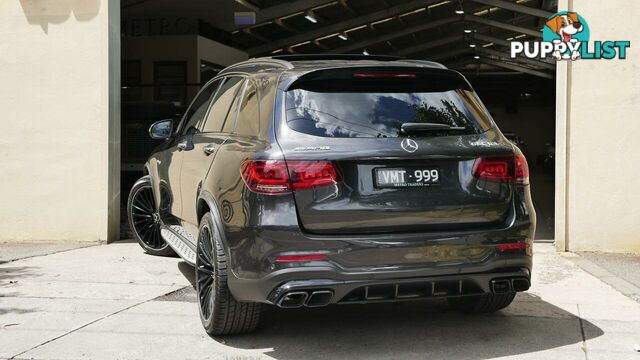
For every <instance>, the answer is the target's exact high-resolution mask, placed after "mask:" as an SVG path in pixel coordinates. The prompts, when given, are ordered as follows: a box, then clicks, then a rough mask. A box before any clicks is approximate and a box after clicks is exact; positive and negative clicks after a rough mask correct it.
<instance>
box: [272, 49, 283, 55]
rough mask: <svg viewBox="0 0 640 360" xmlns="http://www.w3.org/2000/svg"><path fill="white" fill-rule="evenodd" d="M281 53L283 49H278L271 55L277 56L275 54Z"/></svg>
mask: <svg viewBox="0 0 640 360" xmlns="http://www.w3.org/2000/svg"><path fill="white" fill-rule="evenodd" d="M282 51H283V49H278V50H273V51H272V52H271V53H272V54H277V53H280V52H282Z"/></svg>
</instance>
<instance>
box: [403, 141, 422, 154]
mask: <svg viewBox="0 0 640 360" xmlns="http://www.w3.org/2000/svg"><path fill="white" fill-rule="evenodd" d="M400 146H402V148H403V149H404V151H406V152H409V153H413V152H416V151H417V150H418V143H417V142H415V141H414V140H411V139H409V138H407V139H404V140H402V143H400Z"/></svg>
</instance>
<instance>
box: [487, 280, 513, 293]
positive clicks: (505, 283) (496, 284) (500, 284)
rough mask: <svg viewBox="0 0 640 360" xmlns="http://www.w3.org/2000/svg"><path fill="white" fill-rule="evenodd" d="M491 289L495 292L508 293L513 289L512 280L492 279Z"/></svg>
mask: <svg viewBox="0 0 640 360" xmlns="http://www.w3.org/2000/svg"><path fill="white" fill-rule="evenodd" d="M491 291H492V292H493V293H495V294H506V293H508V292H510V291H511V281H510V280H507V279H499V280H495V279H494V280H491Z"/></svg>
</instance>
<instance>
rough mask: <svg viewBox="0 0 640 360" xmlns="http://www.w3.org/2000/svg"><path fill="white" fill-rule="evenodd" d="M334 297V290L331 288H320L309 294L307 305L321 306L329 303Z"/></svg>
mask: <svg viewBox="0 0 640 360" xmlns="http://www.w3.org/2000/svg"><path fill="white" fill-rule="evenodd" d="M332 298H333V291H331V290H318V291H314V292H312V293H311V295H309V298H308V299H307V302H306V303H305V305H306V306H307V307H321V306H327V305H329V302H331V299H332Z"/></svg>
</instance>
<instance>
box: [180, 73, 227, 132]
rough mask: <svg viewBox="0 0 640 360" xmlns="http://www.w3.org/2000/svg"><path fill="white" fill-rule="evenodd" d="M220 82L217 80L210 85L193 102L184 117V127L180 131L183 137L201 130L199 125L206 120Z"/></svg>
mask: <svg viewBox="0 0 640 360" xmlns="http://www.w3.org/2000/svg"><path fill="white" fill-rule="evenodd" d="M220 82H221V81H220V80H216V81H214V82H212V83H210V84H209V85H208V86H207V87H205V88H204V89H202V91H201V92H200V93H199V94H198V96H197V97H196V99H195V100H193V103H192V104H191V106H190V107H189V110H187V113H186V114H185V116H184V120H183V121H184V125H183V126H182V128H181V129H182V130H181V131H180V133H181V134H182V135H185V134H188V133H194V132H197V131H198V130H199V127H198V124H199V123H201V121H202V119H204V116H205V115H206V113H207V109H209V104H211V100H212V99H213V95H215V93H216V90H217V89H218V86H220Z"/></svg>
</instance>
